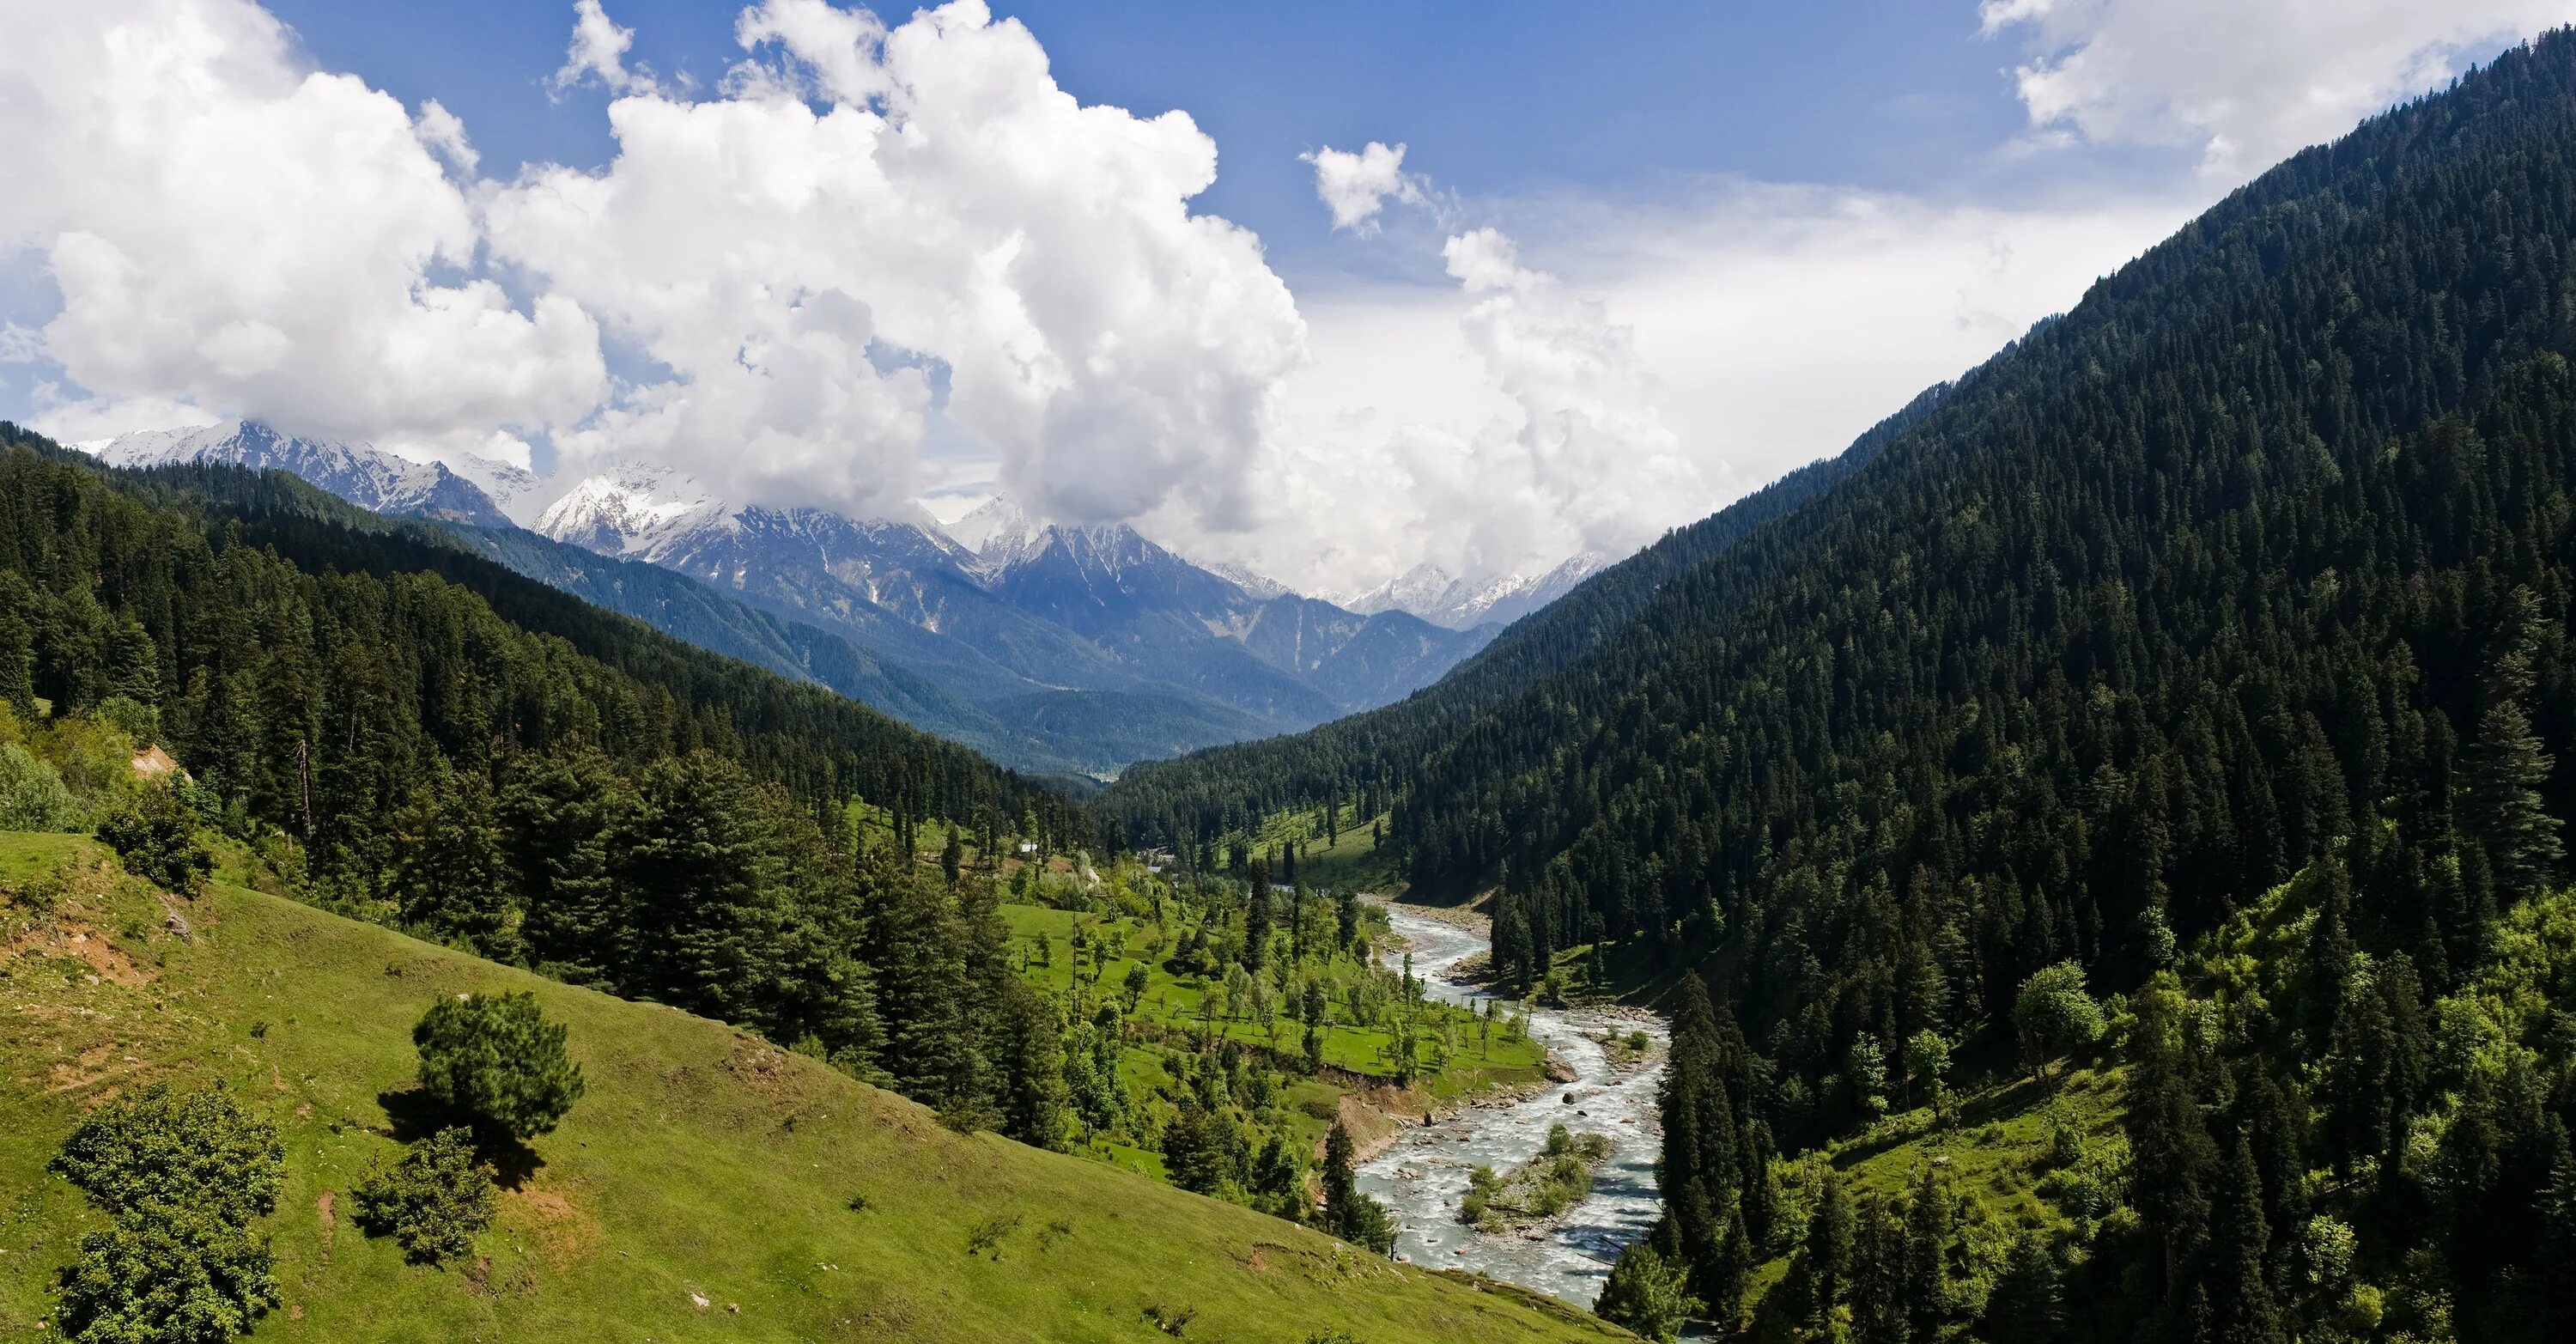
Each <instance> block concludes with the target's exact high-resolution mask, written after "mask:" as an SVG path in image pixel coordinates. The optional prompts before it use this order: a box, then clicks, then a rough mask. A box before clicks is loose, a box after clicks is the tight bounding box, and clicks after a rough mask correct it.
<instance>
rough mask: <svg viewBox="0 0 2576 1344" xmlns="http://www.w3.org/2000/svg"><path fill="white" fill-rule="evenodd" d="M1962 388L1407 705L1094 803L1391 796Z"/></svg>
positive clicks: (1126, 784) (1209, 759) (1699, 530)
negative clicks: (1488, 718) (1451, 744)
mask: <svg viewBox="0 0 2576 1344" xmlns="http://www.w3.org/2000/svg"><path fill="white" fill-rule="evenodd" d="M1974 377H1975V374H1973V373H1972V374H1970V375H1969V378H1974ZM1962 381H1966V380H1962ZM1953 386H1954V385H1953V384H1948V383H1944V384H1941V385H1939V386H1936V387H1933V388H1930V389H1928V390H1926V391H1924V392H1923V393H1922V394H1921V395H1919V396H1917V397H1916V398H1915V399H1914V400H1913V401H1912V402H1910V403H1908V404H1907V405H1906V406H1905V408H1904V409H1902V410H1900V411H1898V412H1897V413H1896V414H1894V415H1891V416H1889V417H1888V418H1887V419H1886V420H1884V421H1882V422H1881V423H1879V424H1878V425H1876V426H1873V427H1872V428H1871V429H1870V431H1869V432H1868V433H1866V434H1863V435H1862V436H1860V438H1858V439H1856V440H1854V441H1853V442H1852V445H1851V446H1850V447H1849V448H1846V449H1845V450H1843V451H1842V452H1841V453H1840V454H1837V455H1836V456H1834V457H1831V458H1827V459H1825V460H1823V461H1820V462H1815V463H1811V464H1809V465H1807V466H1804V467H1800V468H1799V469H1798V470H1796V471H1793V472H1790V473H1789V474H1788V475H1786V476H1784V477H1782V478H1780V479H1779V480H1778V481H1775V482H1773V483H1772V484H1770V485H1768V486H1765V487H1764V488H1762V489H1760V490H1757V491H1755V492H1753V493H1752V494H1750V495H1747V496H1745V497H1744V498H1743V499H1740V500H1738V501H1736V502H1735V503H1733V504H1730V505H1728V506H1727V507H1726V508H1724V509H1722V510H1719V511H1718V512H1717V513H1715V514H1712V515H1710V516H1709V517H1707V518H1704V519H1702V520H1700V521H1699V522H1696V523H1693V524H1691V525H1690V526H1688V527H1684V528H1677V529H1675V530H1674V531H1672V532H1670V533H1668V534H1666V535H1665V536H1664V538H1663V539H1662V540H1660V541H1657V542H1656V543H1655V544H1654V545H1652V546H1648V547H1647V548H1645V549H1644V550H1642V551H1639V552H1638V553H1637V554H1635V555H1634V556H1631V557H1629V558H1628V559H1627V560H1625V561H1622V562H1620V563H1619V564H1617V565H1614V566H1612V567H1610V568H1609V569H1607V570H1604V571H1602V572H1601V573H1599V574H1596V575H1594V576H1592V577H1591V578H1589V579H1586V580H1584V581H1583V582H1582V583H1581V584H1580V585H1579V586H1577V587H1576V588H1575V589H1574V591H1573V592H1571V593H1568V594H1567V595H1566V596H1564V597H1562V598H1560V599H1558V600H1557V601H1555V602H1554V603H1551V604H1550V605H1548V606H1546V607H1544V608H1542V609H1540V610H1538V611H1537V612H1534V613H1532V614H1530V615H1528V616H1525V617H1522V618H1521V619H1520V620H1518V621H1516V622H1514V623H1513V624H1511V625H1509V626H1507V627H1505V628H1504V629H1503V630H1502V632H1501V633H1499V634H1497V635H1496V636H1495V637H1494V640H1493V642H1492V643H1491V644H1488V645H1487V646H1486V647H1485V648H1484V649H1483V650H1482V651H1480V652H1478V653H1477V654H1476V655H1475V656H1474V657H1472V658H1469V659H1467V660H1466V661H1465V662H1462V663H1460V664H1459V665H1458V666H1457V667H1456V668H1455V669H1453V670H1452V671H1451V672H1450V673H1449V674H1448V675H1447V676H1446V677H1444V678H1442V679H1441V680H1440V681H1438V682H1435V683H1433V684H1432V685H1430V686H1427V687H1425V688H1423V689H1422V690H1419V691H1416V692H1415V693H1414V694H1413V695H1412V696H1411V697H1409V698H1407V699H1405V700H1403V701H1401V702H1399V703H1396V704H1393V705H1389V706H1387V707H1385V708H1383V709H1376V710H1371V711H1369V712H1367V713H1364V714H1354V715H1352V716H1350V717H1349V718H1346V719H1338V720H1335V721H1334V722H1332V723H1328V724H1325V725H1323V726H1321V727H1318V728H1314V729H1311V730H1309V731H1307V732H1303V733H1298V734H1294V735H1291V736H1284V737H1275V738H1270V739H1267V740H1264V741H1260V742H1249V743H1243V744H1239V745H1234V746H1224V747H1212V748H1210V749H1208V750H1206V751H1201V752H1197V753H1195V754H1193V755H1190V756H1188V757H1185V758H1182V759H1180V760H1173V761H1146V762H1140V763H1138V764H1137V765H1135V766H1133V767H1131V768H1130V769H1129V770H1128V771H1127V772H1126V773H1125V774H1124V775H1122V776H1121V777H1120V779H1119V781H1118V783H1117V784H1116V785H1115V786H1114V787H1112V788H1111V789H1109V790H1108V791H1107V792H1106V793H1105V794H1104V795H1103V796H1102V797H1101V798H1099V799H1098V800H1096V802H1095V804H1094V808H1095V812H1096V814H1097V815H1099V816H1101V817H1103V818H1104V819H1107V820H1108V821H1110V822H1112V823H1114V824H1116V825H1117V826H1119V827H1120V828H1121V830H1122V833H1124V834H1126V835H1130V836H1132V837H1134V838H1136V839H1137V840H1139V841H1146V840H1160V841H1171V840H1174V839H1177V838H1180V837H1185V836H1186V837H1196V838H1200V839H1213V838H1215V837H1216V836H1218V835H1220V834H1223V833H1224V832H1226V831H1229V830H1235V829H1238V828H1242V827H1245V826H1246V825H1247V824H1248V823H1251V822H1254V821H1257V819H1259V818H1261V817H1263V816H1266V815H1268V814H1270V813H1273V812H1276V811H1279V810H1282V809H1289V808H1303V807H1307V806H1311V805H1313V804H1316V803H1318V802H1321V801H1322V800H1324V799H1327V798H1343V799H1358V798H1367V799H1371V800H1383V799H1385V798H1387V797H1390V796H1391V791H1392V788H1393V786H1394V783H1395V781H1397V780H1400V779H1402V778H1403V777H1404V776H1405V775H1406V774H1407V772H1408V771H1409V770H1410V768H1411V766H1412V764H1413V763H1414V762H1417V761H1419V760H1420V759H1421V758H1422V757H1423V756H1425V755H1427V754H1429V753H1430V752H1431V751H1432V750H1434V749H1435V748H1437V747H1438V746H1439V745H1440V744H1441V743H1442V742H1444V741H1446V740H1447V739H1448V738H1449V736H1450V735H1452V734H1453V733H1455V732H1457V731H1459V730H1460V729H1461V728H1462V727H1464V726H1465V725H1466V724H1468V723H1470V722H1472V721H1474V719H1475V718H1476V717H1477V716H1479V715H1481V714H1484V713H1487V712H1489V711H1490V710H1492V709H1493V708H1494V707H1495V706H1496V705H1498V704H1500V703H1502V702H1503V701H1504V700H1505V699H1507V698H1508V697H1510V696H1512V695H1514V694H1517V693H1518V692H1520V691H1522V690H1524V689H1526V688H1527V687H1529V686H1530V685H1532V684H1533V683H1535V682H1538V681H1540V680H1543V679H1544V678H1546V677H1547V676H1549V675H1551V674H1553V673H1555V672H1557V671H1560V670H1562V669H1563V668H1564V667H1565V666H1566V665H1568V664H1569V663H1571V662H1573V661H1574V660H1576V659H1577V658H1579V657H1581V656H1582V655H1583V654H1584V653H1585V652H1586V651H1588V650H1590V649H1591V648H1593V647H1594V646H1595V645H1597V644H1599V643H1600V642H1601V641H1602V640H1603V639H1605V638H1608V637H1609V636H1610V635H1611V634H1613V633H1615V632H1616V631H1618V630H1619V629H1621V628H1622V627H1623V626H1625V625H1626V623H1627V622H1628V621H1629V620H1631V619H1633V618H1634V617H1635V616H1636V614H1637V613H1638V611H1640V610H1641V609H1642V608H1643V607H1644V606H1645V604H1646V603H1647V602H1648V601H1649V600H1650V599H1652V598H1653V596H1654V594H1655V591H1656V590H1657V589H1658V588H1660V587H1661V586H1662V585H1663V584H1664V583H1665V581H1667V580H1669V579H1671V578H1672V577H1673V576H1674V575H1676V574H1679V573H1683V572H1685V571H1687V570H1689V569H1690V568H1691V567H1693V566H1695V565H1699V564H1702V563H1705V562H1707V561H1709V560H1710V559H1712V558H1713V557H1716V556H1720V555H1723V554H1725V553H1726V552H1727V550H1728V549H1729V548H1730V547H1733V546H1734V545H1735V544H1737V543H1738V542H1740V541H1742V540H1743V539H1744V538H1745V537H1747V536H1750V535H1752V534H1753V533H1754V532H1755V531H1757V530H1759V529H1760V528H1762V527H1764V526H1766V525H1768V524H1770V523H1771V522H1773V521H1774V520H1777V519H1779V518H1781V517H1783V516H1785V515H1787V514H1789V513H1790V512H1791V511H1793V510H1795V509H1796V508H1797V507H1798V506H1799V505H1801V504H1804V503H1805V502H1806V501H1808V500H1810V499H1812V498H1814V497H1815V496H1816V495H1817V494H1819V493H1821V492H1822V491H1823V490H1825V489H1826V488H1827V487H1829V486H1831V485H1832V484H1833V483H1834V482H1836V481H1839V480H1841V479H1842V478H1843V477H1845V476H1846V475H1849V474H1850V473H1851V472H1852V471H1854V470H1857V469H1858V468H1859V467H1860V466H1861V464H1863V463H1865V462H1868V461H1869V460H1870V459H1871V458H1873V457H1875V456H1877V454H1878V451H1879V450H1880V449H1881V448H1883V447H1884V446H1886V444H1887V442H1888V440H1889V439H1891V438H1893V437H1894V436H1895V435H1896V434H1898V433H1899V432H1901V431H1903V430H1904V429H1905V428H1906V427H1907V426H1910V425H1912V424H1913V423H1914V422H1915V421H1916V420H1918V419H1920V418H1921V417H1922V416H1923V415H1924V414H1925V413H1926V412H1928V411H1929V410H1930V409H1931V408H1932V407H1934V406H1936V405H1938V404H1940V402H1941V399H1942V398H1943V397H1944V396H1947V395H1949V394H1950V392H1951V391H1952V388H1953ZM1363 810H1364V811H1366V812H1368V813H1370V814H1374V813H1376V812H1377V811H1379V810H1380V806H1379V805H1378V804H1377V802H1376V801H1373V802H1372V803H1370V804H1367V805H1364V808H1363Z"/></svg>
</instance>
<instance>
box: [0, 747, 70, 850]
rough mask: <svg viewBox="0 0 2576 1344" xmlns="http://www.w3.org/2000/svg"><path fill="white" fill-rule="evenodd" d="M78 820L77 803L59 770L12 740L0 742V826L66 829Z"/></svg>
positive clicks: (22, 829)
mask: <svg viewBox="0 0 2576 1344" xmlns="http://www.w3.org/2000/svg"><path fill="white" fill-rule="evenodd" d="M80 824H81V809H80V804H79V803H78V802H76V801H74V800H73V798H72V791H71V789H70V787H69V786H68V785H65V784H64V783H63V774H62V772H61V771H59V770H56V769H55V768H54V767H52V766H51V765H48V764H46V763H45V762H43V761H41V760H38V759H37V758H36V757H35V755H34V754H33V753H31V752H29V751H28V750H27V749H26V748H25V747H22V746H19V745H18V744H17V743H15V742H12V743H9V744H8V745H6V746H0V830H6V831H69V830H78V829H79V828H80Z"/></svg>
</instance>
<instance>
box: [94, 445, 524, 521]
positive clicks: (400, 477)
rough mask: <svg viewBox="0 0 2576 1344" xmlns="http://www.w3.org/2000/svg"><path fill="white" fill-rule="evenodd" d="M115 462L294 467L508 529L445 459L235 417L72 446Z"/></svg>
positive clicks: (337, 486)
mask: <svg viewBox="0 0 2576 1344" xmlns="http://www.w3.org/2000/svg"><path fill="white" fill-rule="evenodd" d="M76 446H77V447H79V448H80V449H81V450H82V451H83V452H86V453H89V454H91V455H92V456H95V457H97V458H98V459H99V460H101V461H103V462H105V463H107V464H108V465H109V466H113V467H163V466H173V465H177V464H181V463H192V462H214V463H223V464H226V465H230V466H237V467H245V468H248V469H250V470H252V471H268V470H271V469H275V470H280V471H287V472H292V473H293V474H295V475H297V476H300V477H302V478H304V480H306V481H307V482H310V483H311V484H313V485H314V486H316V487H319V488H320V489H323V490H326V491H328V492H330V493H331V494H334V495H337V496H339V497H340V498H342V499H345V500H347V501H349V502H350V503H352V504H355V505H357V506H358V507H360V508H362V509H370V510H373V511H374V512H377V513H384V514H393V515H397V516H402V517H411V518H434V519H439V520H441V521H445V522H454V523H470V524H472V525H474V526H477V527H508V526H510V519H509V517H508V516H507V515H506V514H504V513H503V512H502V511H501V508H500V506H499V505H498V504H496V503H494V502H493V497H492V495H491V494H490V493H489V492H487V491H486V490H485V489H484V488H483V487H482V486H481V485H480V484H478V483H477V481H476V480H475V479H473V478H472V477H471V476H469V475H468V474H467V472H465V471H460V470H457V469H453V468H451V467H450V466H449V465H448V464H446V463H444V462H415V461H413V460H411V459H410V458H406V457H398V456H396V455H395V454H392V453H388V452H384V451H382V450H380V449H376V448H372V447H369V446H368V445H366V444H362V443H340V442H337V441H334V440H329V439H306V438H298V437H296V436H294V435H291V434H281V433H279V432H278V431H277V430H274V429H271V428H270V427H268V426H267V425H263V424H260V423H259V422H257V421H255V420H232V421H226V422H224V423H222V424H215V425H204V426H200V427H197V428H194V429H156V430H145V431H142V432H140V433H135V434H126V435H121V436H119V437H117V438H113V439H103V440H93V441H91V442H88V443H83V444H78V445H76ZM471 469H472V470H473V471H474V472H475V473H476V474H478V475H489V476H491V477H492V478H493V479H495V480H496V481H508V480H510V479H512V474H513V473H515V474H516V476H518V477H526V476H527V473H526V472H523V471H520V470H519V469H518V468H516V467H512V466H509V465H507V464H506V463H499V462H477V463H475V464H472V468H471Z"/></svg>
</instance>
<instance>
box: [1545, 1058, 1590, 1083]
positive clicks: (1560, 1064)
mask: <svg viewBox="0 0 2576 1344" xmlns="http://www.w3.org/2000/svg"><path fill="white" fill-rule="evenodd" d="M1540 1072H1542V1073H1543V1074H1545V1075H1546V1077H1547V1080H1548V1081H1549V1082H1551V1083H1570V1082H1573V1081H1574V1080H1575V1079H1577V1078H1580V1077H1582V1076H1583V1075H1581V1074H1579V1073H1576V1072H1575V1071H1574V1066H1573V1065H1571V1064H1568V1063H1566V1062H1565V1061H1564V1060H1561V1059H1558V1058H1557V1057H1556V1056H1554V1055H1549V1056H1548V1057H1547V1064H1546V1065H1545V1066H1544V1067H1543V1068H1542V1069H1541V1070H1540Z"/></svg>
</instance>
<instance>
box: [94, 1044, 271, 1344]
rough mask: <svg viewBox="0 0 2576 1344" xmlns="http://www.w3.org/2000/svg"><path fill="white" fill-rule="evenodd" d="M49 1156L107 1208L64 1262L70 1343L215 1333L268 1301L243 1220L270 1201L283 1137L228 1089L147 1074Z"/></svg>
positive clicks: (263, 1270) (261, 1246)
mask: <svg viewBox="0 0 2576 1344" xmlns="http://www.w3.org/2000/svg"><path fill="white" fill-rule="evenodd" d="M52 1165H53V1169H54V1171H55V1172H57V1173H58V1174H60V1175H62V1176H63V1177H65V1178H66V1179H68V1180H70V1181H71V1182H72V1184H74V1185H77V1186H79V1187H80V1188H81V1190H82V1191H84V1192H85V1193H87V1194H88V1195H89V1197H90V1199H91V1200H92V1202H94V1203H96V1204H97V1205H98V1206H99V1207H100V1208H101V1209H103V1210H105V1211H106V1212H107V1214H108V1216H109V1217H110V1218H111V1219H112V1220H113V1226H112V1227H110V1228H109V1230H107V1231H104V1232H92V1233H90V1234H89V1235H87V1236H85V1237H83V1238H81V1254H80V1259H79V1260H78V1261H77V1262H76V1263H74V1264H73V1266H72V1267H71V1269H69V1270H68V1271H66V1272H65V1273H64V1276H63V1316H64V1320H65V1322H66V1324H67V1325H68V1327H69V1330H70V1334H71V1337H72V1338H73V1339H75V1340H77V1341H80V1342H81V1344H137V1342H139V1341H145V1340H149V1341H154V1344H220V1342H221V1341H223V1340H227V1339H230V1338H232V1337H233V1336H235V1335H238V1334H241V1333H243V1332H244V1331H247V1330H248V1329H250V1327H251V1324H252V1322H254V1321H256V1320H257V1319H258V1317H259V1314H260V1313H261V1312H263V1311H265V1310H267V1309H268V1308H269V1307H271V1306H273V1305H275V1304H276V1302H277V1283H276V1280H275V1278H274V1276H273V1274H272V1272H271V1260H270V1257H269V1251H268V1245H267V1243H266V1241H265V1240H263V1239H260V1238H256V1237H253V1236H251V1235H250V1231H249V1227H250V1222H251V1220H252V1219H254V1218H257V1217H258V1216H260V1215H261V1214H264V1213H266V1212H268V1211H269V1209H270V1208H272V1207H274V1206H275V1204H276V1202H277V1192H278V1188H279V1186H280V1185H281V1184H283V1182H284V1180H285V1174H286V1166H285V1149H284V1147H283V1146H282V1145H281V1144H280V1143H279V1142H278V1137H277V1130H276V1128H275V1127H274V1126H272V1125H270V1124H269V1123H268V1122H266V1121H264V1120H260V1119H258V1118H256V1117H253V1116H251V1115H249V1114H247V1113H245V1112H244V1111H243V1110H242V1109H241V1108H240V1107H239V1106H238V1105H236V1104H234V1102H233V1100H232V1098H231V1097H230V1096H229V1095H227V1094H225V1093H223V1092H221V1091H205V1092H194V1093H185V1094H179V1093H173V1092H172V1091H170V1089H169V1088H168V1087H167V1086H166V1085H161V1084H156V1085H154V1086H152V1087H149V1088H146V1089H144V1090H143V1091H142V1092H140V1093H137V1094H136V1095H135V1096H134V1097H133V1098H132V1099H130V1100H128V1101H125V1102H123V1103H121V1104H119V1105H115V1106H112V1107H109V1108H108V1109H106V1110H103V1111H101V1112H99V1113H98V1114H97V1115H95V1116H92V1117H91V1118H90V1119H89V1120H88V1121H87V1122H86V1123H84V1124H83V1125H81V1127H80V1128H78V1129H76V1130H74V1131H72V1134H71V1137H70V1138H68V1139H66V1140H64V1141H63V1147H62V1151H61V1152H60V1153H57V1154H56V1155H55V1157H54V1161H53V1164H52Z"/></svg>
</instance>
